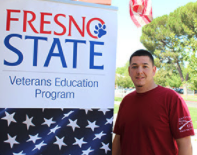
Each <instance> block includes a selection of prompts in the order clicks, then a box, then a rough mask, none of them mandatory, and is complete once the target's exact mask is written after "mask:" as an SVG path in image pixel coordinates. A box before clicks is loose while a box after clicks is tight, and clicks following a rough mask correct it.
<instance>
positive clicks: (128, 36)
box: [112, 0, 197, 68]
mask: <svg viewBox="0 0 197 155" xmlns="http://www.w3.org/2000/svg"><path fill="white" fill-rule="evenodd" d="M129 1H130V0H121V1H120V0H112V6H116V7H118V11H117V14H118V33H117V53H116V68H117V67H123V66H124V65H125V64H126V62H127V61H128V60H129V57H130V55H131V54H132V53H133V52H134V51H136V50H138V49H145V47H144V46H143V45H142V44H141V42H140V36H141V35H142V28H137V27H136V26H135V25H134V23H133V22H132V20H131V18H130V14H129ZM196 1H197V0H165V1H161V0H152V10H153V20H154V18H157V17H160V16H163V15H166V14H167V15H168V14H170V12H173V11H174V10H176V9H177V8H179V7H181V6H184V5H186V4H187V3H189V2H196Z"/></svg>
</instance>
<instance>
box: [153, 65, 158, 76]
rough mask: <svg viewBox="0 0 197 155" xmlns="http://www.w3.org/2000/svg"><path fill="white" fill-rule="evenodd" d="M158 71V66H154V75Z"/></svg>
mask: <svg viewBox="0 0 197 155" xmlns="http://www.w3.org/2000/svg"><path fill="white" fill-rule="evenodd" d="M156 71H157V67H156V66H154V67H153V76H154V75H155V74H156Z"/></svg>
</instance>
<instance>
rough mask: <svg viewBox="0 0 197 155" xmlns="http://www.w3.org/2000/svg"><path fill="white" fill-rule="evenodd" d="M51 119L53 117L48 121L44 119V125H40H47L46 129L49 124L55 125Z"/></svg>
mask: <svg viewBox="0 0 197 155" xmlns="http://www.w3.org/2000/svg"><path fill="white" fill-rule="evenodd" d="M52 119H53V117H52V118H50V119H46V118H44V123H42V125H48V127H50V126H51V124H54V123H56V122H55V121H52Z"/></svg>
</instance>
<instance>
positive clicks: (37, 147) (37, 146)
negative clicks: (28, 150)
mask: <svg viewBox="0 0 197 155" xmlns="http://www.w3.org/2000/svg"><path fill="white" fill-rule="evenodd" d="M45 145H47V144H46V143H44V141H42V142H41V143H40V144H38V145H36V146H35V148H34V149H33V150H35V149H38V150H40V148H41V147H42V146H45ZM33 150H32V151H33Z"/></svg>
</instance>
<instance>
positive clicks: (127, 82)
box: [115, 62, 134, 88]
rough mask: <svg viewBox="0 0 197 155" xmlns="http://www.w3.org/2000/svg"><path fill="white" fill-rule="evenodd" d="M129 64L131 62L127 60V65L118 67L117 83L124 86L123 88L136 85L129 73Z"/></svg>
mask: <svg viewBox="0 0 197 155" xmlns="http://www.w3.org/2000/svg"><path fill="white" fill-rule="evenodd" d="M128 66H129V62H127V63H126V64H125V66H123V67H118V68H117V69H116V80H115V84H116V85H118V86H120V87H123V88H130V87H134V84H133V82H132V81H131V78H130V76H129V73H128Z"/></svg>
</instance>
